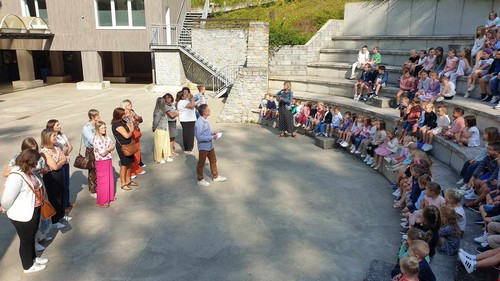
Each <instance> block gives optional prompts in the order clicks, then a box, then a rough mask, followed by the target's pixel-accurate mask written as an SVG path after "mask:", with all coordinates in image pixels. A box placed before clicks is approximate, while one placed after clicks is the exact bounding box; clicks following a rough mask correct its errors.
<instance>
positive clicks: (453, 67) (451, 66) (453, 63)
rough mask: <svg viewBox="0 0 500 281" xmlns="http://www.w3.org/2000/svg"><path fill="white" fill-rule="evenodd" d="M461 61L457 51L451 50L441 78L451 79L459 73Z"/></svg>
mask: <svg viewBox="0 0 500 281" xmlns="http://www.w3.org/2000/svg"><path fill="white" fill-rule="evenodd" d="M459 60H460V59H459V58H458V57H457V50H455V49H453V48H451V49H450V50H449V51H448V57H447V58H446V64H445V67H444V69H443V72H441V73H440V75H439V76H441V77H448V78H449V77H450V75H451V74H453V73H455V72H457V67H458V61H459Z"/></svg>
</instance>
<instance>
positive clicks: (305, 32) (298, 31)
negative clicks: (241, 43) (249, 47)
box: [193, 0, 356, 48]
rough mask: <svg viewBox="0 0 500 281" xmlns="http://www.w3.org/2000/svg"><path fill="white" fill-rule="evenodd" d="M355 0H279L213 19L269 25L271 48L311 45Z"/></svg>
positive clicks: (221, 14)
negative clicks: (261, 22)
mask: <svg viewBox="0 0 500 281" xmlns="http://www.w3.org/2000/svg"><path fill="white" fill-rule="evenodd" d="M195 1H202V0H194V1H193V4H194V3H195ZM249 1H251V0H249ZM354 1H356V0H328V1H325V0H276V1H275V2H274V3H273V4H263V5H259V6H255V7H249V8H245V9H241V10H236V11H232V12H228V13H218V14H215V15H213V16H214V17H215V18H220V19H250V20H253V21H265V22H269V25H270V30H269V44H270V46H271V48H275V47H279V46H282V45H303V44H305V43H307V41H308V40H309V39H310V38H311V37H312V36H313V35H314V34H315V33H316V32H317V31H318V30H319V29H320V28H321V27H322V26H323V25H324V24H325V23H326V22H327V21H328V20H329V19H343V18H344V5H345V3H346V2H354ZM214 2H216V3H217V2H218V1H214ZM221 2H226V5H230V4H229V3H230V2H240V3H241V1H237V0H234V1H231V0H221ZM254 2H257V3H258V2H259V1H258V0H257V1H254Z"/></svg>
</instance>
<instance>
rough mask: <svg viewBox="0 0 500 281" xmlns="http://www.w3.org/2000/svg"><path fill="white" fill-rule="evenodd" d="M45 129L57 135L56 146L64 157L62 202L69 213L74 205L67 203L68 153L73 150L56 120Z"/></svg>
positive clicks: (51, 120) (48, 123) (50, 122)
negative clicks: (51, 130)
mask: <svg viewBox="0 0 500 281" xmlns="http://www.w3.org/2000/svg"><path fill="white" fill-rule="evenodd" d="M46 128H48V129H53V130H54V131H55V132H56V133H57V137H56V145H57V146H58V147H59V148H60V149H61V151H62V152H63V153H64V155H66V164H64V165H63V167H62V173H63V176H64V201H63V207H64V210H65V211H69V209H68V208H69V207H72V206H73V205H74V204H71V203H70V202H69V178H70V175H69V157H68V155H69V153H70V152H71V151H72V150H73V146H72V145H71V143H70V142H69V140H68V138H67V137H66V135H65V134H63V132H61V129H62V127H61V122H59V121H58V120H56V119H50V120H49V121H48V122H47V126H46ZM64 219H65V220H67V221H70V220H71V219H72V218H71V217H70V216H68V215H65V216H64Z"/></svg>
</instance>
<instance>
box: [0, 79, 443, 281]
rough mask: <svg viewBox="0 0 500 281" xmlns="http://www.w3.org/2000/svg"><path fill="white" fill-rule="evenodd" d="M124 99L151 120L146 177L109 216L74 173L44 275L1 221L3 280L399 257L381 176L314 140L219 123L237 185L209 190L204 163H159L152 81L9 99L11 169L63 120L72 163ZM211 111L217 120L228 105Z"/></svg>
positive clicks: (1, 102) (221, 276)
mask: <svg viewBox="0 0 500 281" xmlns="http://www.w3.org/2000/svg"><path fill="white" fill-rule="evenodd" d="M124 98H129V99H131V100H132V102H133V104H134V108H135V110H136V111H137V112H138V113H140V114H142V115H143V116H144V118H145V121H144V125H143V131H144V137H143V139H142V147H143V158H144V161H145V163H146V164H147V165H148V166H147V168H146V169H147V171H148V172H147V174H146V175H144V176H140V177H139V178H138V179H137V181H138V183H139V185H140V186H139V187H138V188H135V189H134V190H133V191H131V192H125V191H122V190H118V191H117V197H118V200H117V201H116V202H115V203H114V204H113V205H112V207H111V208H109V209H100V208H96V207H95V201H94V199H93V198H91V197H90V196H89V193H88V191H87V189H86V186H85V185H82V184H84V183H85V182H86V177H85V175H86V172H85V173H82V171H81V170H77V169H72V171H71V173H72V175H71V190H72V197H73V198H76V203H77V206H76V207H75V208H74V210H73V211H72V213H71V215H72V216H73V220H72V221H71V222H70V223H68V227H67V228H66V229H65V230H64V231H62V232H58V233H57V234H56V235H55V239H54V241H53V242H52V243H51V244H50V245H48V247H47V250H46V251H45V252H44V253H43V257H46V258H49V259H50V263H49V264H48V267H47V269H46V270H45V271H43V272H40V273H37V274H33V275H25V274H23V273H22V268H21V264H20V260H19V256H18V253H17V249H18V243H19V242H18V238H17V236H16V233H15V231H14V228H13V227H12V225H11V224H10V222H9V221H8V220H7V219H6V217H5V216H1V215H0V280H37V281H42V280H51V281H52V280H70V279H71V280H75V281H76V280H86V281H88V280H361V279H362V278H363V276H364V275H365V273H366V271H367V270H368V268H369V264H370V262H371V261H372V260H373V259H379V260H383V261H388V262H394V261H395V254H396V253H397V249H398V242H399V240H400V235H399V233H398V232H399V230H400V228H399V225H398V224H397V223H396V222H398V221H399V216H398V215H397V212H395V211H394V210H393V209H392V207H391V203H390V202H392V199H393V198H392V195H391V194H390V193H391V192H389V185H388V182H387V181H386V180H385V179H384V178H383V177H382V176H381V175H380V174H378V173H376V172H375V171H373V170H371V169H369V168H368V167H365V166H364V165H360V162H359V160H357V159H355V158H354V157H351V156H346V154H345V153H344V152H339V151H334V150H322V149H320V148H317V147H316V146H314V145H313V144H312V140H311V139H310V138H308V137H304V136H299V137H298V138H297V139H292V138H286V139H280V138H278V137H277V134H276V132H274V131H271V130H266V129H262V128H261V127H259V126H255V125H227V124H213V127H214V128H215V129H217V130H221V131H222V132H224V135H223V137H222V139H220V140H218V141H217V143H216V150H217V154H218V160H219V169H220V172H221V174H222V175H224V176H227V177H228V181H227V182H225V183H218V184H215V183H214V184H212V185H211V186H210V187H202V188H201V187H199V186H196V184H195V164H196V159H197V158H196V156H192V155H183V154H181V156H180V157H178V158H176V159H175V161H174V162H173V163H168V164H165V165H155V164H153V163H152V145H151V143H152V134H151V133H150V129H149V128H150V124H151V112H152V109H153V107H154V101H155V98H156V95H153V94H146V93H144V91H143V85H127V86H120V85H113V88H111V89H107V90H103V91H77V90H76V89H75V84H60V85H54V86H48V87H44V88H39V89H36V90H27V91H22V92H17V93H13V94H8V95H1V96H0V118H2V120H4V122H2V123H1V124H0V143H1V144H2V152H3V153H2V154H0V163H4V164H2V167H3V165H5V164H6V163H7V162H8V160H9V159H10V157H11V155H12V154H14V153H15V152H16V151H18V150H19V147H20V142H21V140H22V139H23V138H25V137H28V136H33V137H36V138H37V139H39V134H40V131H41V129H42V128H43V127H44V124H45V122H46V121H47V120H48V119H50V118H57V119H59V120H61V122H62V126H63V131H64V132H65V133H66V134H67V135H68V137H69V138H70V140H71V141H72V143H73V145H74V146H75V151H74V152H73V153H72V154H71V155H72V156H73V157H74V156H75V155H76V151H77V150H78V141H79V138H80V130H81V126H82V125H83V124H84V123H85V122H86V112H87V110H88V109H89V108H97V109H99V110H100V111H101V115H102V117H103V120H104V121H105V122H109V121H110V120H111V112H112V110H113V109H114V108H115V106H117V105H118V104H119V102H120V101H121V100H122V99H124ZM209 104H211V106H212V107H213V109H215V110H213V112H217V110H216V109H220V106H221V105H220V101H216V100H210V101H209ZM215 119H216V118H215V116H214V117H213V118H212V120H215ZM113 157H114V162H115V164H114V166H115V169H116V168H117V167H118V165H117V158H118V157H117V155H116V154H113ZM2 182H3V180H2ZM448 273H449V272H448ZM447 276H448V277H450V279H449V280H451V279H452V277H451V275H447ZM438 280H446V278H442V279H438Z"/></svg>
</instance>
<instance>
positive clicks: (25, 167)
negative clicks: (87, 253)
mask: <svg viewBox="0 0 500 281" xmlns="http://www.w3.org/2000/svg"><path fill="white" fill-rule="evenodd" d="M40 157H41V156H40V154H39V153H38V151H36V150H33V149H27V150H24V151H23V152H21V154H20V155H19V157H17V158H16V166H15V167H13V168H12V170H11V173H10V174H9V176H8V177H7V180H6V181H5V191H4V193H3V196H2V207H0V210H1V211H2V212H6V213H7V216H8V217H9V219H10V221H11V222H12V224H13V225H14V228H15V229H16V232H17V235H18V236H19V240H20V242H19V255H20V256H21V263H22V265H23V269H24V273H32V272H37V271H41V270H44V269H45V268H46V265H45V264H47V263H48V262H49V260H48V259H44V258H39V257H37V256H36V252H35V234H36V232H37V230H38V223H39V221H40V209H41V205H42V200H41V198H42V196H43V194H42V192H43V188H42V182H41V181H40V179H39V178H38V177H37V176H35V175H34V174H33V172H32V171H33V169H35V168H36V166H37V164H38V160H39V159H40Z"/></svg>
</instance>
